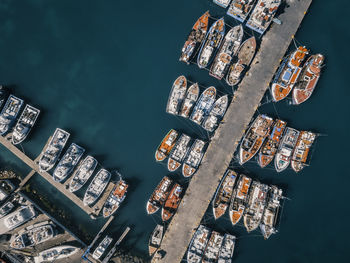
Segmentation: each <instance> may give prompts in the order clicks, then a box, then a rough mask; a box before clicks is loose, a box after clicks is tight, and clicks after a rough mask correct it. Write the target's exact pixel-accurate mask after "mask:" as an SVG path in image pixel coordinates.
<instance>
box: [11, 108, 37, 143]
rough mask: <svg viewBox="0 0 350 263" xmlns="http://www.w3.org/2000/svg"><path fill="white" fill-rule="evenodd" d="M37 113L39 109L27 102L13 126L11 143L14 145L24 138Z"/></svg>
mask: <svg viewBox="0 0 350 263" xmlns="http://www.w3.org/2000/svg"><path fill="white" fill-rule="evenodd" d="M39 113H40V110H38V109H36V108H34V107H33V106H30V105H29V104H27V105H26V106H25V108H24V110H23V112H22V114H21V116H20V117H19V120H18V122H17V123H16V126H15V128H14V129H13V133H12V144H14V145H16V144H19V143H21V142H23V141H24V140H25V138H26V137H27V135H28V133H29V132H30V130H31V129H32V127H33V126H34V124H35V122H36V120H37V118H38V116H39Z"/></svg>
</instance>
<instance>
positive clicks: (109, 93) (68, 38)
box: [0, 0, 350, 263]
mask: <svg viewBox="0 0 350 263" xmlns="http://www.w3.org/2000/svg"><path fill="white" fill-rule="evenodd" d="M349 9H350V3H349V2H348V1H344V0H342V1H341V0H334V1H319V0H314V2H313V4H312V5H311V8H310V10H309V13H308V14H306V17H305V19H304V21H303V23H302V26H301V28H300V29H299V31H298V33H297V35H296V36H295V42H296V44H302V45H305V46H307V47H308V48H310V49H311V52H313V53H318V52H320V53H323V54H324V55H325V57H326V65H325V68H324V71H323V74H322V77H321V79H320V81H319V83H318V86H317V88H316V90H315V92H314V94H313V95H312V97H311V98H310V100H309V101H307V102H305V103H304V104H302V105H300V106H298V107H295V106H292V105H290V102H289V101H287V100H286V101H282V102H279V103H277V104H272V103H266V104H264V105H263V106H262V107H260V108H259V112H261V113H267V114H269V115H271V116H272V117H276V118H277V117H280V118H282V119H284V120H286V121H287V122H288V125H290V126H291V127H294V128H297V129H300V130H311V131H315V132H317V133H319V134H320V136H319V137H318V139H317V142H316V145H315V147H314V150H313V151H312V159H311V163H310V166H309V167H306V168H305V169H304V170H303V171H302V172H300V173H299V174H295V173H294V172H293V171H292V170H291V169H288V170H287V171H285V172H282V173H281V174H277V173H276V172H275V171H274V170H273V169H272V168H273V167H272V166H269V167H268V168H266V169H260V168H259V167H258V166H257V164H256V162H255V161H251V162H248V163H247V164H245V165H244V166H243V167H241V166H239V165H237V163H233V164H232V165H233V166H232V167H234V168H237V171H239V172H244V173H246V174H247V175H249V176H251V177H253V178H254V179H258V180H260V181H262V182H264V183H268V184H275V185H278V186H280V187H282V189H283V190H284V193H285V196H287V197H288V199H286V200H285V202H284V207H283V210H282V215H281V218H280V222H279V232H278V233H277V234H276V235H273V236H272V237H271V238H270V239H269V240H264V239H263V237H262V236H261V234H260V232H258V231H256V232H253V233H250V234H247V232H246V231H245V229H244V228H243V227H242V226H235V227H232V226H231V224H230V222H229V219H228V215H227V214H226V215H225V216H223V218H221V219H220V220H218V221H217V222H214V221H213V219H212V214H211V206H210V207H209V209H208V213H207V215H206V216H205V218H204V221H205V222H206V223H208V224H209V225H210V226H212V227H213V228H214V229H216V230H218V231H222V232H225V231H227V232H230V233H232V234H235V235H236V236H237V238H238V241H237V246H236V250H235V255H234V262H237V263H242V262H245V263H247V262H257V261H259V262H276V263H284V262H285V263H294V262H318V263H319V262H348V259H347V258H348V256H347V251H348V250H349V248H350V246H349V242H348V233H349V230H347V229H348V227H347V226H348V222H349V220H350V211H349V206H348V204H347V199H348V196H347V193H348V185H349V184H350V178H349V176H348V158H349V157H348V149H349V147H350V143H349V140H348V139H347V137H348V129H349V128H350V124H348V123H347V122H348V120H349V113H350V112H349V106H348V98H349V97H350V91H349V88H348V81H347V74H348V73H347V70H348V67H347V66H346V63H347V61H349V59H350V56H349V52H348V43H349V40H350V33H349V31H348V25H350V20H349V16H348V15H347V12H348V10H349ZM206 10H210V13H211V15H212V16H213V17H216V18H219V17H222V16H223V15H224V14H225V10H224V9H223V8H220V7H218V6H216V5H215V4H213V3H212V1H210V0H191V1H188V0H177V1H154V0H153V1H152V0H151V1H112V0H106V1H92V0H85V1H82V0H76V1H69V0H61V1H53V0H49V1H44V0H26V1H11V0H4V1H1V3H0V20H1V23H0V35H1V37H0V58H1V59H0V80H1V84H3V85H7V86H10V88H11V92H12V93H14V94H15V95H17V96H18V97H21V98H23V99H24V100H25V102H27V103H30V104H32V105H33V106H36V107H38V108H39V109H41V116H40V118H39V120H38V122H37V125H36V126H35V128H34V129H33V130H32V132H31V134H30V135H29V137H28V139H27V140H26V141H25V142H24V143H23V144H22V147H23V150H24V151H25V153H26V154H27V155H29V156H30V157H32V158H33V159H34V158H36V157H37V156H38V154H39V153H40V151H41V149H42V147H43V146H44V145H45V143H46V141H47V139H48V138H49V136H50V135H52V133H53V132H54V130H55V128H56V127H60V128H63V129H65V130H67V131H69V132H70V133H71V137H70V139H69V143H71V142H75V143H77V144H79V145H81V146H83V147H84V148H85V149H86V153H88V154H91V155H93V156H94V157H96V159H97V160H98V161H99V164H100V165H101V166H102V167H105V168H106V169H108V170H110V171H115V170H118V171H120V172H121V174H122V175H123V178H124V179H125V180H126V181H128V183H129V184H130V187H129V191H128V194H127V198H126V199H125V202H124V203H123V204H122V206H121V208H120V209H119V210H118V211H117V213H116V217H115V220H114V221H113V222H112V223H111V225H110V226H109V228H108V232H110V233H111V235H113V236H114V237H115V238H116V239H117V238H118V237H119V235H120V234H121V233H122V231H123V230H124V228H125V227H126V226H130V227H131V229H132V230H131V231H130V233H129V234H128V236H127V238H126V239H125V240H124V241H125V242H124V241H123V245H124V246H125V247H127V248H130V249H132V250H133V251H137V252H139V253H141V254H145V255H146V254H147V252H148V249H147V242H148V238H149V235H150V233H151V232H152V230H153V229H154V227H155V225H156V223H159V222H161V219H160V215H159V213H158V214H156V215H153V216H148V215H147V213H146V209H145V207H146V202H147V200H148V198H149V196H150V195H151V193H152V192H153V190H154V188H155V187H156V185H157V184H158V182H159V181H160V180H161V178H162V177H163V176H165V175H168V174H169V173H168V172H167V169H166V166H165V164H159V163H156V162H155V159H154V152H155V149H156V148H157V146H158V144H159V142H160V141H161V139H162V138H163V137H164V135H165V134H166V133H167V132H168V130H169V129H171V128H175V129H178V130H180V131H181V132H185V133H187V134H189V135H191V136H193V137H201V138H203V139H208V135H207V134H206V133H205V132H204V131H203V130H201V129H200V128H198V127H196V126H195V125H194V124H191V123H190V122H189V121H186V120H184V119H180V118H178V117H174V116H171V115H168V114H166V113H165V106H166V102H167V98H168V94H169V91H170V88H171V85H172V82H173V81H174V80H175V79H176V78H177V77H178V76H179V75H182V74H184V75H185V76H186V77H188V79H189V80H191V81H193V82H199V83H200V84H201V85H202V86H203V87H207V86H211V85H214V86H215V87H217V88H218V90H219V94H220V95H222V94H226V93H228V94H230V95H232V89H231V88H230V87H228V86H227V85H225V83H224V81H218V80H216V79H214V78H212V77H210V76H209V75H208V72H207V71H205V70H200V69H199V68H198V67H197V66H195V65H190V66H187V65H186V64H184V63H180V62H179V61H178V57H179V54H180V50H181V48H182V45H183V42H184V40H185V38H186V36H187V34H188V32H189V30H190V28H191V27H192V25H193V23H194V22H195V21H196V19H197V18H198V17H199V16H200V15H201V14H203V13H204V12H205V11H206ZM225 21H226V22H227V23H228V24H229V25H236V23H237V22H235V21H234V20H233V19H232V18H229V17H228V16H225ZM282 23H283V21H282ZM273 26H278V25H276V24H275V25H273ZM251 34H252V31H249V30H248V31H247V36H248V35H251ZM293 47H294V46H292V48H293ZM257 88H258V87H257ZM264 102H268V97H266V98H265V99H264V100H263V103H264ZM0 148H1V152H0V164H1V167H15V169H16V171H18V172H20V173H21V174H22V175H23V176H25V175H26V173H28V172H29V170H28V168H27V167H25V166H24V164H22V163H21V162H20V161H18V160H16V158H15V157H14V156H12V155H11V153H9V152H8V151H7V150H6V149H5V148H3V147H2V146H1V147H0ZM173 178H174V179H178V180H180V181H181V182H185V181H184V180H183V178H182V177H181V176H180V175H177V174H175V175H173ZM115 179H117V178H116V177H115ZM30 183H31V185H32V187H33V188H36V189H37V191H38V192H40V193H41V194H42V195H44V196H48V197H49V198H50V200H52V201H53V202H55V204H56V206H59V207H60V208H62V209H64V210H66V211H67V212H68V213H69V214H70V217H69V220H71V221H73V222H77V225H78V224H80V225H83V226H84V228H85V229H88V231H89V232H90V235H91V236H92V235H94V234H96V233H97V232H98V230H99V229H100V228H101V227H102V226H103V224H104V223H105V222H106V220H104V219H103V218H101V217H100V218H98V219H96V220H92V219H90V218H89V216H88V215H86V214H85V213H84V212H83V211H82V210H80V209H79V208H78V207H75V206H74V204H72V203H71V202H70V201H69V200H68V199H65V198H63V197H62V195H61V194H60V193H59V192H58V191H57V190H55V189H54V188H53V187H52V186H51V185H50V184H48V183H47V182H46V181H45V179H43V178H41V177H40V176H39V175H36V176H34V177H33V178H32V179H31V181H30ZM82 194H83V192H82V191H81V192H79V193H78V195H80V196H81V195H82ZM203 198H205V199H209V198H210V197H208V196H204V197H203ZM189 216H190V215H189Z"/></svg>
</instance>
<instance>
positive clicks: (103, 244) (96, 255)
mask: <svg viewBox="0 0 350 263" xmlns="http://www.w3.org/2000/svg"><path fill="white" fill-rule="evenodd" d="M112 241H113V238H111V237H110V236H105V238H104V239H103V240H102V241H101V243H100V244H99V246H98V247H97V248H96V249H95V250H94V253H93V254H92V257H93V258H94V259H99V258H100V257H101V256H102V255H103V254H104V253H105V251H106V249H107V247H108V246H109V245H110V244H111V243H112Z"/></svg>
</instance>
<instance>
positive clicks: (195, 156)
mask: <svg viewBox="0 0 350 263" xmlns="http://www.w3.org/2000/svg"><path fill="white" fill-rule="evenodd" d="M205 144H206V143H205V142H204V141H202V140H199V139H196V140H195V141H194V143H193V144H192V146H191V149H190V151H189V153H188V155H187V156H186V159H185V161H184V164H183V166H182V175H183V176H184V177H190V176H192V175H193V174H194V173H195V172H196V171H197V169H198V167H199V165H200V163H201V161H202V158H203V155H204V148H205Z"/></svg>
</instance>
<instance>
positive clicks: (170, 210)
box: [162, 184, 183, 222]
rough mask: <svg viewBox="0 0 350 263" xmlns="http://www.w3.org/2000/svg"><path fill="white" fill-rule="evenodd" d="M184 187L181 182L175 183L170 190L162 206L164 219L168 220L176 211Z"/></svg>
mask: <svg viewBox="0 0 350 263" xmlns="http://www.w3.org/2000/svg"><path fill="white" fill-rule="evenodd" d="M182 193H183V188H182V187H181V186H180V185H179V184H175V185H174V186H173V188H172V189H171V191H170V194H169V196H168V198H167V200H166V201H165V203H164V206H163V208H162V220H163V221H164V222H165V221H168V220H169V219H170V218H171V217H172V216H173V215H174V214H175V212H176V210H177V208H178V207H179V204H180V202H181V198H182Z"/></svg>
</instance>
